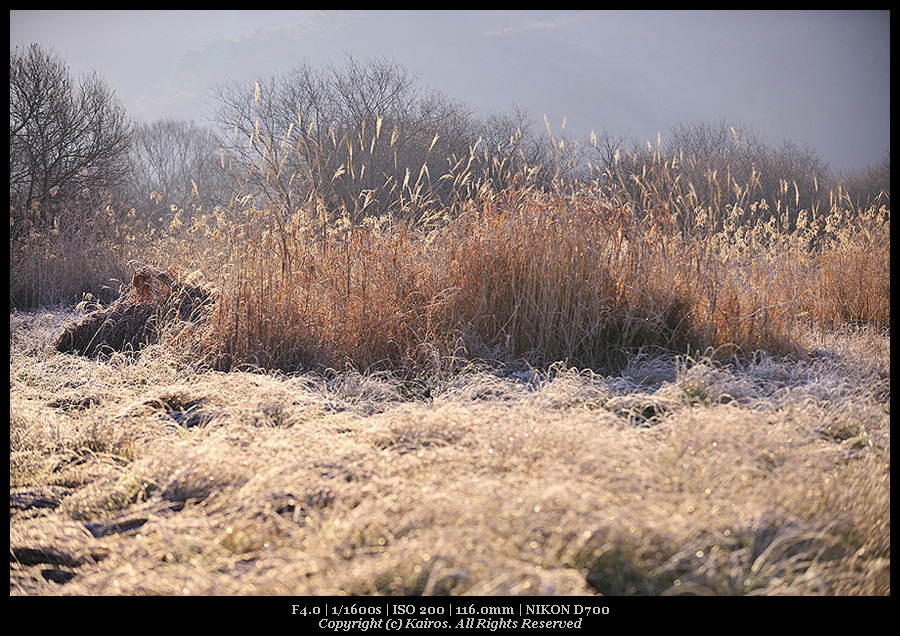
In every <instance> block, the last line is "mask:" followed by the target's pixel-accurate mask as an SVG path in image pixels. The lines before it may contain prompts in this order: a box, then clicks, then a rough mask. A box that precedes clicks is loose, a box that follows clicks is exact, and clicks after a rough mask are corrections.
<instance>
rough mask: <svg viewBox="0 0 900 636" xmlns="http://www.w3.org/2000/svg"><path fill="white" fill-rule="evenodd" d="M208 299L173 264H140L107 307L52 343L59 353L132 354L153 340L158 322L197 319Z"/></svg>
mask: <svg viewBox="0 0 900 636" xmlns="http://www.w3.org/2000/svg"><path fill="white" fill-rule="evenodd" d="M212 302H213V291H212V290H211V289H210V288H208V287H204V286H198V285H193V284H190V283H188V282H187V281H185V280H182V279H180V278H179V277H178V276H177V274H176V271H175V268H174V267H172V268H170V269H168V270H160V269H156V268H153V267H140V268H138V269H137V270H136V271H135V272H134V276H133V277H132V280H131V288H130V289H128V290H127V291H126V292H125V293H123V294H122V295H121V296H120V297H119V298H118V299H116V300H115V302H113V303H112V304H111V305H110V306H109V307H106V308H103V309H98V310H97V311H93V312H91V313H89V314H87V315H86V316H85V317H84V318H82V319H81V320H79V321H77V322H75V323H72V324H70V325H68V326H66V327H65V328H64V329H63V332H62V333H61V334H60V336H59V337H58V338H57V340H56V343H55V347H56V350H57V351H60V352H62V353H77V354H79V355H83V356H89V357H97V356H100V355H104V354H109V353H112V352H128V351H131V352H136V351H139V350H140V349H142V348H143V347H145V346H146V345H148V344H151V343H153V342H156V341H157V340H158V338H159V335H160V330H161V328H162V327H163V326H165V325H167V324H170V323H172V322H173V321H182V322H189V321H195V320H197V319H200V318H202V316H203V314H204V312H205V310H206V309H207V308H209V307H210V306H211V305H212Z"/></svg>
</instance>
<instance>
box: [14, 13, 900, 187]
mask: <svg viewBox="0 0 900 636" xmlns="http://www.w3.org/2000/svg"><path fill="white" fill-rule="evenodd" d="M9 30H10V49H12V48H13V47H15V46H17V45H27V44H29V43H31V42H36V43H38V44H41V45H43V46H45V47H48V48H52V49H53V50H54V51H56V52H57V53H59V54H60V55H62V56H63V57H64V59H65V60H66V62H67V63H68V64H69V66H70V68H71V69H72V70H73V71H76V72H80V71H83V70H88V69H91V68H93V69H96V70H97V71H98V72H99V73H100V74H101V75H102V76H103V77H104V78H105V79H106V80H107V82H108V83H109V84H110V85H111V86H112V87H113V88H114V89H115V90H116V93H117V95H118V96H119V98H120V99H121V100H122V101H123V102H124V103H125V106H126V108H127V109H128V111H129V112H130V113H131V114H132V115H133V116H135V117H139V118H140V119H142V120H143V121H149V120H153V119H156V118H160V117H180V118H192V119H197V120H200V121H202V120H203V118H204V113H205V112H208V109H209V105H210V103H211V102H210V101H209V99H208V97H207V95H208V93H209V87H210V85H216V84H219V83H222V82H223V81H226V80H227V79H237V80H247V81H248V82H252V81H253V79H254V78H255V77H268V76H270V75H273V74H275V73H277V72H279V71H282V70H286V69H288V68H290V67H291V66H293V65H295V64H296V63H297V62H299V61H302V60H305V61H308V62H310V63H312V64H322V63H326V62H329V61H330V62H334V63H336V64H340V63H341V62H342V60H343V59H345V55H346V54H347V53H350V54H353V55H354V56H357V57H367V56H377V57H386V58H389V59H393V60H395V61H396V62H398V63H399V64H402V65H403V66H405V67H406V68H407V69H409V70H410V71H411V72H412V73H414V74H415V75H417V76H418V77H419V78H420V80H421V82H422V83H423V84H425V85H428V86H435V87H437V88H439V89H441V90H442V91H443V92H445V93H446V94H448V95H449V96H451V97H454V98H457V99H460V100H463V101H465V102H468V103H469V104H470V105H471V106H472V107H474V108H477V109H479V110H483V111H486V112H487V111H504V110H509V109H511V108H512V107H513V105H514V104H518V105H520V106H522V107H524V108H525V109H526V110H527V111H528V112H530V113H531V114H532V115H533V116H534V118H535V119H536V120H537V121H538V122H539V123H541V125H543V117H544V115H546V116H547V118H548V119H549V121H550V123H551V125H552V126H553V128H554V130H555V131H558V130H559V128H560V126H561V125H562V122H563V119H564V118H565V119H566V122H567V123H566V128H565V132H566V133H568V135H569V136H570V137H573V138H575V139H586V138H587V137H588V136H589V135H590V131H591V130H597V131H600V130H602V129H604V128H605V129H607V130H610V131H612V132H615V133H624V134H628V135H630V136H631V137H632V138H634V139H635V140H636V141H639V142H643V141H649V140H652V141H653V142H654V143H655V141H656V138H657V133H660V134H661V135H662V137H663V139H665V136H666V132H667V130H668V129H669V128H670V127H672V126H677V125H679V124H686V123H690V122H692V121H700V122H704V121H718V120H721V119H724V120H726V121H728V122H729V123H733V124H735V125H744V126H748V127H751V128H752V129H753V130H755V131H756V132H759V133H761V134H763V135H765V136H766V137H767V138H768V139H769V140H770V141H771V142H773V143H778V142H780V141H781V140H782V139H789V140H791V141H795V142H798V143H801V144H808V145H809V146H811V147H812V148H814V149H815V150H816V151H817V152H818V153H819V155H820V156H821V157H822V158H823V159H825V160H826V161H828V163H829V164H830V165H831V166H832V167H833V168H835V169H843V168H851V169H859V168H865V167H867V166H870V165H874V164H876V163H878V162H880V161H881V160H882V159H883V158H885V156H886V155H887V154H888V153H889V152H890V123H891V120H890V96H891V92H890V91H891V76H890V39H891V22H890V11H888V10H881V11H518V10H515V11H471V10H465V11H312V10H304V11H171V10H160V11H84V10H82V11H25V10H11V11H10V27H9Z"/></svg>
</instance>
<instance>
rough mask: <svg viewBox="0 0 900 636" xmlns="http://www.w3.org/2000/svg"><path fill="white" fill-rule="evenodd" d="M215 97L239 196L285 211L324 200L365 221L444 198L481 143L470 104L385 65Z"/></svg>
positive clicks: (355, 64)
mask: <svg viewBox="0 0 900 636" xmlns="http://www.w3.org/2000/svg"><path fill="white" fill-rule="evenodd" d="M213 97H214V99H215V101H216V103H217V109H216V113H215V116H214V118H215V121H216V122H217V123H218V124H220V125H221V126H222V128H223V130H224V131H225V132H226V133H227V136H228V137H229V143H228V146H227V151H228V156H229V159H230V160H231V161H233V165H234V166H236V167H237V168H239V170H236V171H235V175H236V176H237V177H238V181H237V183H236V189H237V190H241V191H245V192H246V193H248V194H253V195H254V196H257V195H259V196H262V197H263V198H264V199H265V200H266V201H267V202H269V203H272V202H275V203H276V204H278V205H282V204H285V203H288V204H290V202H291V201H293V202H298V201H305V200H308V199H314V200H316V201H317V202H319V203H322V204H324V205H325V206H326V207H327V208H329V209H330V210H331V211H335V210H346V211H349V212H350V213H351V214H352V215H358V214H362V213H365V214H371V213H375V212H377V213H384V212H386V211H388V210H389V209H397V208H398V207H402V200H403V198H404V197H407V198H409V197H428V196H439V193H440V189H441V187H442V186H443V185H444V182H442V181H441V179H440V176H442V175H443V174H444V172H445V171H446V170H447V169H448V162H450V161H451V159H452V158H453V157H460V156H462V155H463V154H465V153H467V152H468V144H469V143H470V142H471V139H470V135H469V134H468V131H469V121H470V114H469V112H468V110H467V108H466V107H465V106H464V105H462V104H460V103H458V102H456V101H454V100H451V99H449V98H447V97H446V96H445V95H443V94H442V93H441V92H439V91H437V90H433V89H426V88H423V87H422V86H421V85H420V84H419V81H418V79H417V78H416V77H415V76H413V75H411V74H409V73H408V72H407V71H406V69H404V68H403V67H402V66H400V65H398V64H396V63H394V62H392V61H388V60H383V59H366V60H357V59H355V58H352V57H348V58H347V60H346V63H345V64H344V65H342V66H336V65H328V66H325V67H324V68H321V69H313V68H312V67H310V66H309V65H308V64H300V65H298V66H296V67H295V68H293V69H292V70H291V71H290V72H288V73H286V74H283V75H280V76H276V77H270V78H268V79H264V80H259V81H257V82H256V83H255V85H254V86H242V85H239V84H231V85H225V86H220V87H217V88H216V89H215V91H214V94H213Z"/></svg>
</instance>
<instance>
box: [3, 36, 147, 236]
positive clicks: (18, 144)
mask: <svg viewBox="0 0 900 636" xmlns="http://www.w3.org/2000/svg"><path fill="white" fill-rule="evenodd" d="M133 130H134V126H133V123H132V122H131V121H130V120H129V119H128V117H127V116H126V113H125V109H124V107H123V106H122V104H121V103H120V102H119V101H118V100H117V99H116V97H115V94H114V93H113V91H112V90H111V89H110V88H109V87H108V86H107V85H106V83H105V81H104V80H103V79H102V78H100V77H99V76H98V75H97V74H96V73H91V74H89V75H86V76H84V77H81V78H80V79H79V80H77V81H73V78H72V77H71V75H70V73H69V69H68V67H67V66H66V65H65V63H64V62H63V61H62V59H61V58H60V57H58V56H57V55H56V54H55V53H52V52H50V51H45V50H43V49H42V48H41V47H40V46H38V45H36V44H32V45H31V46H29V47H28V48H26V49H24V50H21V49H19V48H16V49H15V50H13V51H11V52H10V58H9V188H10V205H11V207H12V208H13V209H14V210H15V214H17V215H18V218H17V219H16V218H14V219H13V221H19V220H24V219H25V217H26V216H27V215H28V213H29V211H30V210H32V209H34V208H35V206H39V207H40V208H43V209H47V208H52V207H53V205H54V204H62V203H63V202H65V201H66V200H69V199H71V198H72V197H74V196H76V195H77V193H78V192H80V191H82V190H84V189H86V188H87V189H106V188H114V187H117V186H119V185H120V184H122V183H123V182H124V181H125V180H126V178H127V176H128V162H127V161H126V155H127V152H128V149H129V147H130V144H131V140H132V135H133ZM44 218H46V215H45V216H44ZM13 225H15V224H13ZM11 231H12V230H11Z"/></svg>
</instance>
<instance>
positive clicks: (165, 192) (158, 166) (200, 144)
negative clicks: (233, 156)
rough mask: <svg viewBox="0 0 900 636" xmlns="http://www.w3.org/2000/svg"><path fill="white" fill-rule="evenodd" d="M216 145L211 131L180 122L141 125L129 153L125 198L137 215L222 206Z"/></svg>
mask: <svg viewBox="0 0 900 636" xmlns="http://www.w3.org/2000/svg"><path fill="white" fill-rule="evenodd" d="M220 148H221V141H220V139H219V137H218V135H217V134H216V133H215V132H214V131H213V130H211V129H209V128H206V127H204V126H201V125H199V124H197V123H195V122H193V121H190V120H184V119H161V120H157V121H154V122H150V123H147V124H141V125H139V126H138V127H137V130H136V131H135V137H134V143H133V145H132V150H131V155H130V156H131V164H132V171H133V172H132V179H131V182H130V184H129V187H128V191H127V192H128V194H127V198H128V199H129V201H130V203H131V204H132V205H135V207H136V209H138V211H140V212H145V213H148V212H156V211H157V210H162V209H165V208H171V207H172V206H174V207H175V208H176V209H179V210H182V211H183V212H184V213H189V212H190V210H192V209H195V208H198V207H203V208H212V207H214V206H215V205H218V204H222V203H227V202H228V198H227V197H228V193H227V191H226V190H225V184H224V182H223V179H222V168H221V157H220Z"/></svg>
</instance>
